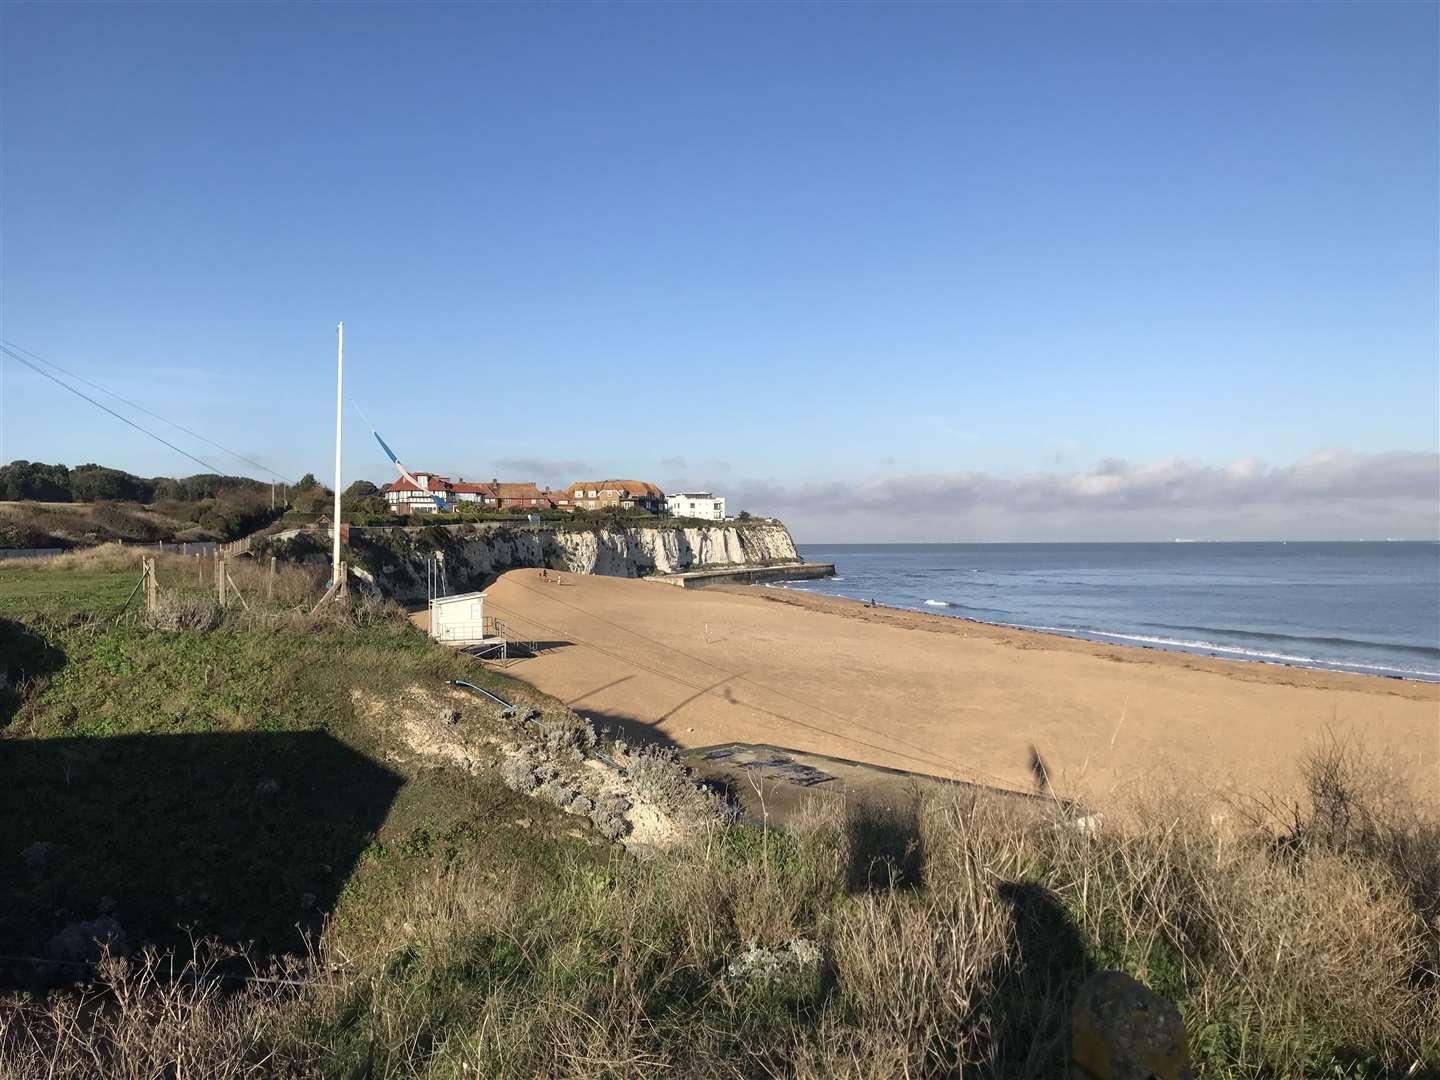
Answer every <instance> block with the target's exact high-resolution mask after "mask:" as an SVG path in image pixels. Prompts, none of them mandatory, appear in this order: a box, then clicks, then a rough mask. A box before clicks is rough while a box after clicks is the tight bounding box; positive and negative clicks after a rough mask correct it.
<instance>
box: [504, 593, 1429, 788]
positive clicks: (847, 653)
mask: <svg viewBox="0 0 1440 1080" xmlns="http://www.w3.org/2000/svg"><path fill="white" fill-rule="evenodd" d="M487 613H489V614H494V615H496V616H498V617H500V618H501V619H503V620H504V621H505V622H506V623H508V624H509V625H510V626H511V627H512V629H513V631H514V632H515V634H516V635H517V636H533V637H534V638H535V639H536V640H537V641H540V642H545V643H549V644H548V645H547V647H546V648H545V650H544V652H543V653H542V655H540V656H538V657H535V658H533V659H526V660H522V661H519V662H517V663H514V664H512V665H511V667H510V668H509V669H508V673H509V674H511V675H513V676H515V677H517V678H520V679H523V680H524V681H526V682H528V683H530V684H532V685H533V686H535V687H536V688H537V689H539V690H542V691H544V692H546V693H548V694H551V695H554V696H555V697H558V698H560V699H561V700H563V701H565V702H566V703H568V704H569V705H571V706H572V707H574V708H575V709H576V710H578V711H580V712H582V713H584V714H585V715H587V716H590V717H593V718H594V719H595V721H596V722H597V724H610V725H612V726H616V727H622V728H626V729H631V730H639V731H641V732H642V733H644V734H646V735H649V736H652V737H660V738H663V739H665V740H667V741H669V742H672V743H674V744H675V745H677V746H680V747H686V748H688V747H696V746H708V745H712V744H716V743H722V742H728V741H732V740H733V741H746V742H764V743H771V744H775V745H780V746H788V747H794V748H797V749H802V750H809V751H813V752H818V753H825V754H831V755H835V756H837V757H845V758H853V759H858V760H863V761H869V762H873V763H876V764H881V765H887V766H891V767H894V768H899V769H906V770H910V771H915V772H925V773H933V774H936V775H942V776H950V777H955V778H961V779H968V780H975V781H981V782H986V783H993V784H1000V785H1004V786H1007V787H1013V788H1019V789H1026V790H1030V789H1032V788H1033V786H1034V775H1033V767H1032V761H1033V757H1032V748H1033V749H1034V750H1035V751H1038V753H1039V754H1040V756H1041V757H1042V758H1043V760H1044V762H1045V766H1046V768H1047V770H1048V772H1049V775H1050V778H1051V781H1052V783H1053V786H1054V788H1055V789H1056V790H1057V792H1060V793H1062V794H1067V795H1083V796H1088V797H1092V798H1103V797H1105V796H1108V795H1112V794H1114V793H1116V792H1118V791H1121V790H1124V789H1125V788H1127V787H1130V786H1132V785H1148V786H1154V785H1160V786H1168V785H1170V784H1172V783H1180V784H1185V783H1192V782H1193V783H1203V784H1205V785H1207V788H1209V789H1213V790H1222V791H1223V790H1227V789H1233V790H1240V791H1247V792H1255V791H1266V790H1268V791H1283V790H1289V789H1290V788H1291V787H1292V786H1293V784H1294V782H1295V777H1296V772H1295V765H1296V762H1297V760H1298V759H1299V758H1300V757H1301V755H1302V754H1303V753H1304V752H1305V751H1306V749H1307V747H1309V746H1311V745H1313V744H1314V743H1315V742H1316V741H1317V740H1318V739H1320V738H1321V737H1323V736H1324V734H1325V733H1326V731H1327V730H1329V731H1333V732H1334V733H1335V734H1337V735H1340V736H1348V737H1353V738H1355V739H1357V740H1359V741H1361V742H1362V743H1363V744H1364V745H1365V746H1366V747H1368V748H1370V749H1372V750H1375V751H1378V752H1382V753H1384V754H1385V755H1386V756H1387V759H1388V760H1389V761H1390V762H1391V763H1392V764H1395V765H1398V766H1399V767H1401V768H1402V769H1403V770H1404V771H1405V772H1407V773H1411V774H1413V775H1414V777H1415V778H1416V779H1417V780H1420V781H1422V782H1424V783H1429V784H1433V782H1434V780H1435V778H1436V776H1437V770H1440V686H1437V685H1434V684H1425V683H1415V682H1402V681H1398V680H1392V679H1383V678H1375V677H1369V676H1359V675H1348V674H1339V673H1331V672H1319V671H1309V670H1305V669H1299V668H1288V667H1281V666H1275V665H1265V664H1251V663H1243V662H1237V661H1229V660H1218V659H1209V658H1205V657H1196V656H1190V655H1184V654H1179V653H1170V652H1163V651H1160V650H1151V649H1141V648H1131V647H1124V646H1113V645H1100V644H1092V643H1090V642H1085V641H1078V640H1074V639H1069V638H1064V637H1060V636H1057V635H1049V634H1041V633H1033V632H1028V631H1019V630H1009V629H1005V628H1001V627H992V626H987V625H983V624H976V623H970V622H966V621H963V620H959V619H954V618H949V617H946V616H942V615H926V614H922V613H918V612H908V611H900V610H895V609H888V608H869V607H866V606H865V605H863V604H859V603H856V602H853V601H848V600H841V599H837V598H832V597H824V596H817V595H814V594H808V593H801V592H791V591H786V590H783V589H767V588H763V587H754V586H752V587H726V588H710V589H703V590H682V589H678V588H674V587H672V586H667V585H663V584H659V583H656V582H650V581H644V580H628V579H619V578H607V577H580V576H573V575H569V574H566V575H564V578H563V582H562V583H560V584H555V583H553V581H551V582H547V581H545V580H543V579H541V577H540V576H539V572H538V571H535V570H518V571H513V572H511V573H509V574H506V575H504V576H503V577H502V578H501V579H500V580H499V581H498V582H496V584H495V585H494V586H493V587H492V588H491V589H489V590H488V600H487Z"/></svg>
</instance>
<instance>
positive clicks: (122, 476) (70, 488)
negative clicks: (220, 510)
mask: <svg viewBox="0 0 1440 1080" xmlns="http://www.w3.org/2000/svg"><path fill="white" fill-rule="evenodd" d="M235 492H248V493H250V494H252V495H260V494H264V495H266V496H268V495H269V492H270V484H269V482H268V481H261V480H252V479H251V478H250V477H248V476H221V475H220V474H218V473H199V474H197V475H195V476H185V477H178V478H177V477H171V476H155V477H143V476H136V475H134V474H133V473H128V472H125V471H124V470H122V469H110V468H106V467H105V466H103V465H94V464H90V465H76V466H75V467H74V468H73V469H72V468H69V467H67V466H65V465H47V464H45V463H44V462H41V461H23V460H20V461H12V462H11V463H10V464H9V465H0V501H9V502H19V501H24V502H52V503H54V502H66V503H68V502H138V503H150V502H165V501H170V502H200V501H202V500H205V499H215V498H218V497H219V496H221V495H222V494H226V493H235Z"/></svg>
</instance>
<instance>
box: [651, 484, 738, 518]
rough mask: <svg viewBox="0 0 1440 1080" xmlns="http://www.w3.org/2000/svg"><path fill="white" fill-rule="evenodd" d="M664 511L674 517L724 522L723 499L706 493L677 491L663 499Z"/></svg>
mask: <svg viewBox="0 0 1440 1080" xmlns="http://www.w3.org/2000/svg"><path fill="white" fill-rule="evenodd" d="M665 509H666V511H667V512H668V513H670V514H671V515H673V516H674V517H688V518H702V519H703V520H705V521H724V520H725V499H724V497H723V496H717V495H712V494H710V492H708V491H677V492H675V493H674V494H672V495H670V496H668V497H667V498H666V499H665Z"/></svg>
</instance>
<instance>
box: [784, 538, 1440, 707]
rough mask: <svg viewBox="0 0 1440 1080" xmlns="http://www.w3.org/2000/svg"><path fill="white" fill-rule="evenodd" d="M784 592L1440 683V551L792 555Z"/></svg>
mask: <svg viewBox="0 0 1440 1080" xmlns="http://www.w3.org/2000/svg"><path fill="white" fill-rule="evenodd" d="M799 547H800V553H801V555H803V556H804V558H805V559H806V560H807V561H810V562H826V563H834V564H835V573H836V576H835V577H834V578H830V579H826V580H823V581H795V582H784V583H782V584H781V585H780V586H778V587H781V588H787V589H796V590H799V591H803V592H814V593H824V594H827V595H831V596H843V597H848V598H849V599H852V600H865V601H868V600H873V601H875V602H876V603H877V604H882V605H885V606H887V607H895V608H906V609H910V610H914V611H926V612H931V613H933V614H937V615H947V616H951V617H953V618H959V619H971V620H975V621H978V622H986V623H994V624H997V625H1000V626H1013V627H1021V628H1024V629H1028V630H1040V631H1044V632H1046V633H1052V634H1065V635H1068V636H1071V637H1078V638H1086V639H1088V640H1091V641H1100V642H1110V643H1114V644H1120V645H1133V646H1145V647H1149V648H1156V649H1171V650H1176V651H1179V652H1187V653H1197V654H1201V655H1205V656H1217V657H1224V658H1228V659H1233V660H1246V661H1253V662H1260V663H1270V664H1289V665H1294V666H1300V667H1308V668H1321V669H1327V670H1332V671H1351V672H1358V673H1361V674H1367V675H1375V676H1386V677H1390V678H1399V679H1420V680H1426V681H1432V682H1435V681H1440V544H1436V543H1429V542H1364V543H1316V542H1311V543H1303V542H1293V541H1292V542H1287V543H1186V542H1176V543H1168V544H800V545H799Z"/></svg>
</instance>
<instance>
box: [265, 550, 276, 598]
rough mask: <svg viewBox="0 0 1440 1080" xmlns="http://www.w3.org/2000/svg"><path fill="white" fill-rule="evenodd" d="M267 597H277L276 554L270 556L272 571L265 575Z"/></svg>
mask: <svg viewBox="0 0 1440 1080" xmlns="http://www.w3.org/2000/svg"><path fill="white" fill-rule="evenodd" d="M265 599H266V600H273V599H275V556H274V555H271V556H270V573H268V574H267V575H266V576H265Z"/></svg>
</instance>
